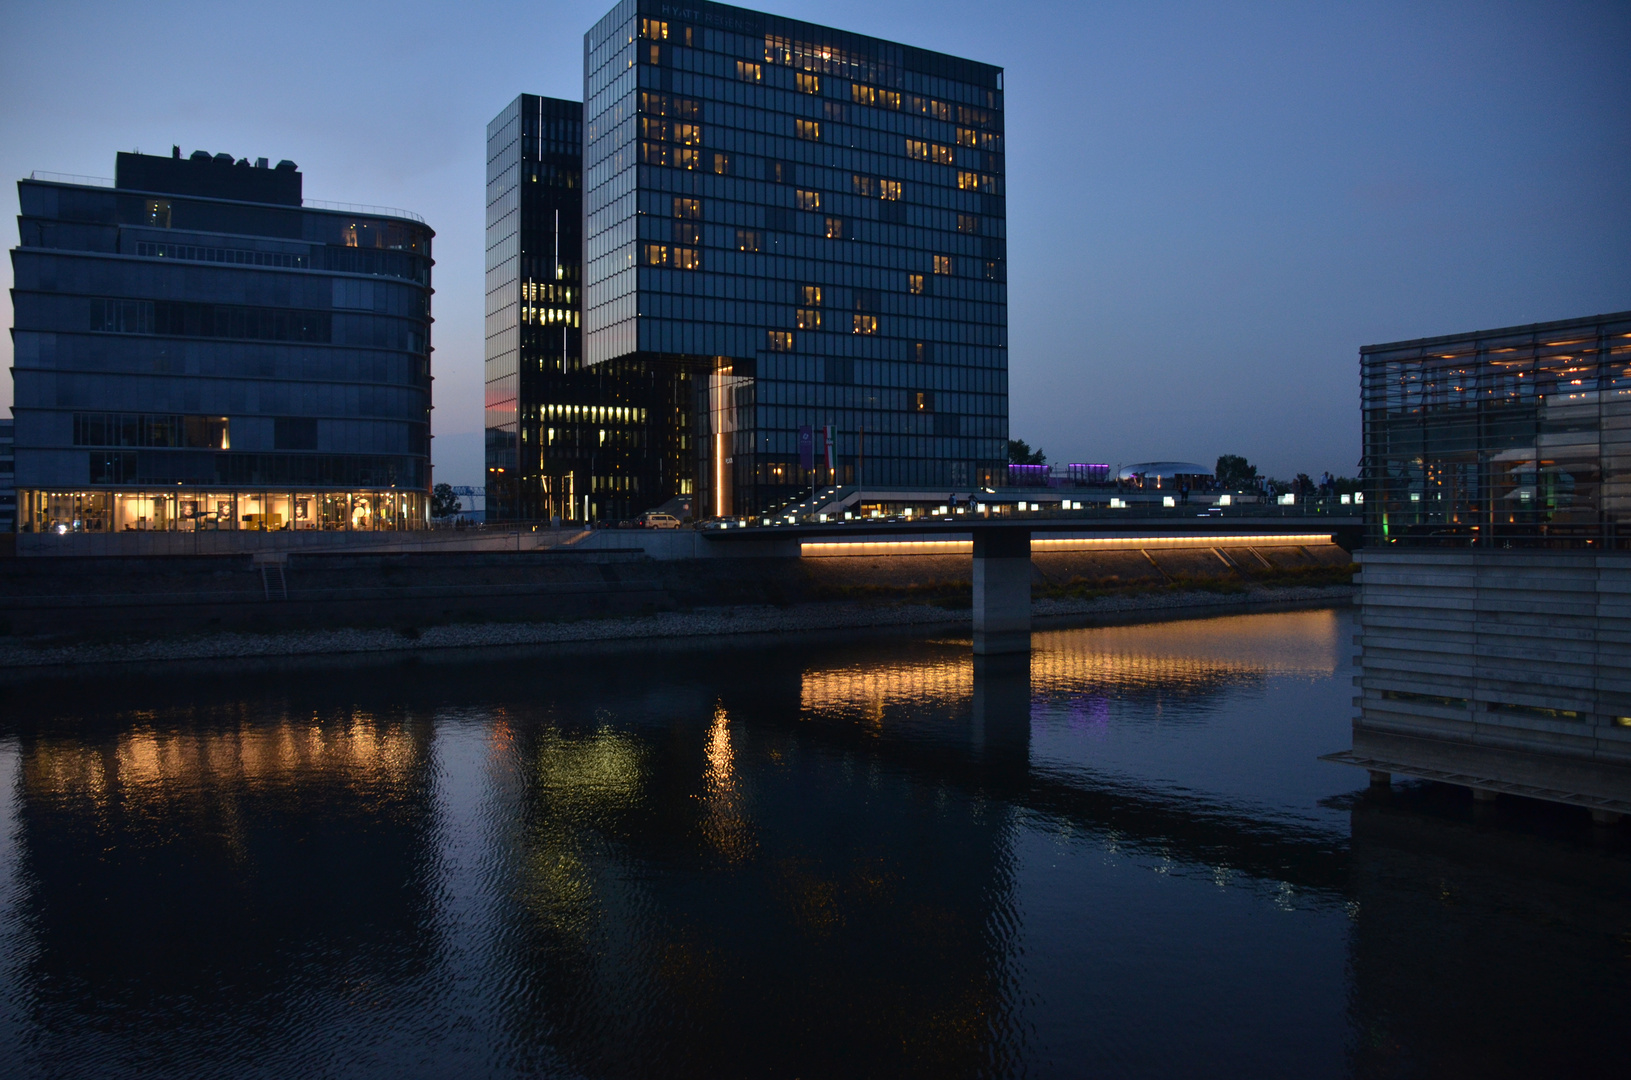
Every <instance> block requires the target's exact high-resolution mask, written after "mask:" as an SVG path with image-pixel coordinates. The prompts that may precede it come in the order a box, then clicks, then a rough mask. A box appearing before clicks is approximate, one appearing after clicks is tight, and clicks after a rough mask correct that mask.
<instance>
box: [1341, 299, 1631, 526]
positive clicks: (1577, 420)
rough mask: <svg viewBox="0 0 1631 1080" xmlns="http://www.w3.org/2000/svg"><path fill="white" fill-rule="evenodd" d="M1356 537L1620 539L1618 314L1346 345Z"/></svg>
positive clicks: (1625, 362)
mask: <svg viewBox="0 0 1631 1080" xmlns="http://www.w3.org/2000/svg"><path fill="white" fill-rule="evenodd" d="M1360 367H1361V378H1362V382H1363V401H1364V423H1365V459H1364V474H1365V509H1366V520H1367V523H1368V529H1369V536H1368V542H1369V543H1370V544H1372V545H1378V544H1405V545H1429V546H1450V547H1469V546H1470V547H1478V548H1511V547H1563V548H1569V547H1572V548H1587V549H1590V548H1596V549H1621V550H1624V549H1628V548H1631V312H1618V313H1616V314H1611V315H1596V316H1592V317H1589V318H1583V319H1569V320H1565V321H1561V322H1550V323H1537V324H1535V325H1531V326H1515V327H1507V328H1505V329H1499V330H1484V331H1479V332H1476V333H1471V334H1458V335H1450V336H1447V337H1433V338H1422V339H1419V340H1416V341H1400V342H1393V343H1391V344H1386V345H1371V346H1367V347H1366V348H1364V349H1361V350H1360Z"/></svg>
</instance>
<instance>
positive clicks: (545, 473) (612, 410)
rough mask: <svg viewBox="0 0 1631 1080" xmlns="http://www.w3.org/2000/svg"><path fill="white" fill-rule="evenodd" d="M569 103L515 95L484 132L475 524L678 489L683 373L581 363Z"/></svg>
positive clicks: (568, 514)
mask: <svg viewBox="0 0 1631 1080" xmlns="http://www.w3.org/2000/svg"><path fill="white" fill-rule="evenodd" d="M582 286H583V106H582V104H580V103H579V102H576V101H562V100H560V99H557V98H548V97H540V96H538V95H535V94H522V95H520V96H519V97H517V98H516V99H515V100H514V101H512V102H510V104H509V105H508V106H506V107H505V108H504V110H503V111H502V112H500V113H499V114H498V116H496V117H494V118H493V120H492V122H491V123H489V124H488V125H487V344H486V385H487V402H486V425H485V426H486V438H487V512H486V519H487V520H488V521H540V520H545V519H548V518H551V517H555V516H558V517H560V518H561V519H562V520H565V521H584V520H589V521H594V520H604V519H614V520H615V519H621V518H629V517H632V516H634V515H635V514H637V513H639V512H640V511H642V510H645V509H649V508H650V507H652V506H654V505H657V504H658V503H661V502H663V501H664V500H665V499H667V498H669V497H671V496H673V495H675V494H678V493H680V492H682V491H684V490H688V487H687V484H688V482H689V478H690V475H691V468H692V466H691V462H690V460H689V457H688V455H687V454H685V453H682V452H681V448H682V446H685V445H688V439H687V428H688V425H689V423H690V422H691V416H692V409H691V405H690V402H691V396H692V395H691V389H690V381H689V376H688V373H686V372H683V371H678V370H675V369H674V368H673V367H672V366H668V365H648V364H644V363H642V362H640V361H639V360H638V359H633V360H629V361H619V362H614V363H609V364H600V365H597V366H595V367H585V365H584V363H583V350H582V310H583V309H582V295H583V294H582Z"/></svg>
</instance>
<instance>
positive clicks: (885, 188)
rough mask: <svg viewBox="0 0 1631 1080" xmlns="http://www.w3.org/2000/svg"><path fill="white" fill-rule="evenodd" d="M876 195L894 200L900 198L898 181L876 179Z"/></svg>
mask: <svg viewBox="0 0 1631 1080" xmlns="http://www.w3.org/2000/svg"><path fill="white" fill-rule="evenodd" d="M878 197H879V198H880V199H889V200H890V201H894V200H896V199H899V198H900V181H899V180H879V181H878Z"/></svg>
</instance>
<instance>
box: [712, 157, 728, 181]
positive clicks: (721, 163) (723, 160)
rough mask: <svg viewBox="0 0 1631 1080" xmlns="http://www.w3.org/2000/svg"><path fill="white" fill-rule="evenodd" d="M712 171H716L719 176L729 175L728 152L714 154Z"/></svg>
mask: <svg viewBox="0 0 1631 1080" xmlns="http://www.w3.org/2000/svg"><path fill="white" fill-rule="evenodd" d="M714 172H716V173H718V174H719V175H720V176H729V175H730V174H731V158H730V155H729V154H715V155H714Z"/></svg>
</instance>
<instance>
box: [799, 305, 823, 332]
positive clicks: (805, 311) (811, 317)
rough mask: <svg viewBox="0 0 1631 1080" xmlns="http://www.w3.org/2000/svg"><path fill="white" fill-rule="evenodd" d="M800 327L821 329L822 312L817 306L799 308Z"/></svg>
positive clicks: (801, 328) (803, 328)
mask: <svg viewBox="0 0 1631 1080" xmlns="http://www.w3.org/2000/svg"><path fill="white" fill-rule="evenodd" d="M798 328H799V329H800V330H820V329H821V312H820V311H818V310H817V309H815V308H799V309H798Z"/></svg>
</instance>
